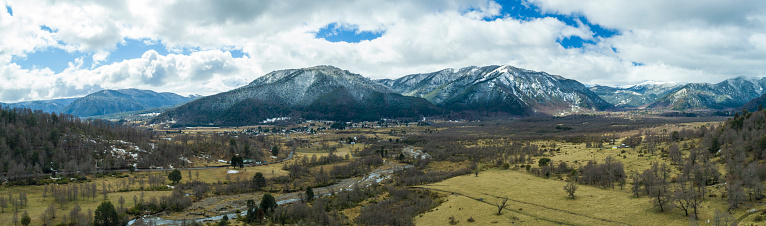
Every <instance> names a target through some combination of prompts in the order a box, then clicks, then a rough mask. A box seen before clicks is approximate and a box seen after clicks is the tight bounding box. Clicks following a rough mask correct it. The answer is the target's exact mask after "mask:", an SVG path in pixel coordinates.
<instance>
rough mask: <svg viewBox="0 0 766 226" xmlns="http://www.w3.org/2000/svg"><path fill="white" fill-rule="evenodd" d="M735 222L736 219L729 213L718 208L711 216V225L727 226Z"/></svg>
mask: <svg viewBox="0 0 766 226" xmlns="http://www.w3.org/2000/svg"><path fill="white" fill-rule="evenodd" d="M736 222H737V219H736V218H734V216H732V215H731V214H728V213H725V212H721V211H720V210H716V211H715V217H714V218H713V225H715V226H729V225H735V224H736Z"/></svg>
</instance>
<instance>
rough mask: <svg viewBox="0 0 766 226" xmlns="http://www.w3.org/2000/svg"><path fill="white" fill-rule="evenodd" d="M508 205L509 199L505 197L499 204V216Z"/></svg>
mask: <svg viewBox="0 0 766 226" xmlns="http://www.w3.org/2000/svg"><path fill="white" fill-rule="evenodd" d="M506 203H508V198H507V197H503V199H502V200H501V201H500V202H499V203H497V215H500V214H503V209H505V204H506Z"/></svg>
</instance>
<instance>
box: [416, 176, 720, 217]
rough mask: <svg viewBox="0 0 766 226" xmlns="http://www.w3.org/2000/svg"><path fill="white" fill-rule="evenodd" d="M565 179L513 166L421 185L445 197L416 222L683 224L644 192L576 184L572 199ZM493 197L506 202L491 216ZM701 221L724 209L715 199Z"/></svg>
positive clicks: (675, 213) (705, 208)
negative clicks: (636, 194) (637, 195)
mask: <svg viewBox="0 0 766 226" xmlns="http://www.w3.org/2000/svg"><path fill="white" fill-rule="evenodd" d="M565 184H566V182H564V181H559V180H552V179H545V178H540V177H536V176H533V175H530V174H528V173H525V172H520V171H514V170H498V169H492V170H487V171H484V172H482V173H480V174H479V176H478V177H476V176H474V175H466V176H459V177H455V178H451V179H448V180H445V181H443V182H439V183H434V184H429V185H424V186H420V187H422V188H425V189H430V190H435V191H440V192H444V194H448V195H447V201H446V202H445V203H442V204H441V205H439V206H438V207H437V208H436V209H434V210H432V211H431V212H428V213H426V214H423V215H421V216H419V217H418V218H417V219H416V223H417V224H418V225H445V224H448V223H449V217H451V216H454V217H455V218H456V219H457V220H460V224H462V225H469V223H466V220H467V219H468V218H469V217H473V219H474V220H475V221H476V222H484V223H477V224H476V225H486V222H489V223H492V222H498V223H499V224H511V223H519V224H522V225H546V224H566V225H687V224H688V218H687V217H685V216H683V214H682V213H681V212H680V211H677V210H670V211H666V212H664V213H661V212H658V211H657V210H656V208H653V207H652V204H651V203H650V200H649V198H646V197H645V196H643V197H641V198H638V200H637V198H634V197H633V196H631V194H630V193H629V191H628V190H627V188H626V189H625V190H620V189H619V188H617V189H601V188H596V187H592V186H583V185H581V186H579V188H578V190H577V192H576V193H575V196H576V198H575V199H569V197H568V196H567V194H566V193H565V192H564V190H563V187H564V185H565ZM498 197H507V198H508V199H509V201H508V207H506V210H503V214H502V215H500V216H498V215H495V213H496V212H497V207H496V206H495V204H496V203H498V202H499V201H500V198H498ZM702 206H703V208H702V209H701V211H700V221H706V220H707V219H711V218H712V217H713V214H714V211H715V210H716V209H725V208H726V207H725V203H724V202H723V200H720V199H709V200H708V201H705V202H703V204H702Z"/></svg>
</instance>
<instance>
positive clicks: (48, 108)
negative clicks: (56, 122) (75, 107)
mask: <svg viewBox="0 0 766 226" xmlns="http://www.w3.org/2000/svg"><path fill="white" fill-rule="evenodd" d="M77 99H80V98H79V97H77V98H63V99H54V100H34V101H24V102H17V103H9V104H6V103H0V106H2V107H5V108H29V109H32V110H33V111H34V110H40V111H43V112H47V113H54V112H55V113H63V112H64V108H66V107H67V106H69V105H70V104H72V102H74V101H75V100H77Z"/></svg>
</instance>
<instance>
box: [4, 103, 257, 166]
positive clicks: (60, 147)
mask: <svg viewBox="0 0 766 226" xmlns="http://www.w3.org/2000/svg"><path fill="white" fill-rule="evenodd" d="M174 138H175V139H176V140H178V141H180V142H173V141H170V140H164V139H159V137H158V136H157V135H156V134H155V132H153V131H149V130H140V129H137V128H133V127H127V126H122V125H119V124H117V123H113V122H108V121H102V120H82V119H80V118H77V117H75V116H72V115H65V114H48V113H43V112H42V111H31V110H29V109H0V176H3V177H6V178H8V179H15V178H29V177H32V176H37V175H40V174H42V173H51V172H53V171H56V172H58V173H59V174H64V175H66V174H79V173H83V174H88V173H95V172H98V171H100V170H110V169H128V168H129V167H130V166H135V167H137V168H150V167H169V166H177V167H178V166H184V165H185V164H186V163H187V161H186V160H185V159H189V158H192V157H194V156H198V155H201V154H203V153H204V154H206V155H212V156H216V157H220V158H230V157H231V156H233V155H235V154H239V155H241V156H243V157H246V158H251V159H255V160H259V159H262V158H263V156H264V154H263V152H261V151H258V150H262V149H264V148H266V146H268V145H270V144H269V143H268V142H267V141H260V142H258V141H255V140H254V139H252V138H251V137H247V136H241V137H237V139H233V138H230V137H229V136H217V137H214V138H208V137H201V136H199V135H197V136H190V135H185V134H179V135H177V136H175V137H174ZM190 141H193V142H190ZM257 143H260V144H261V145H266V146H258V145H257Z"/></svg>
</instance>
